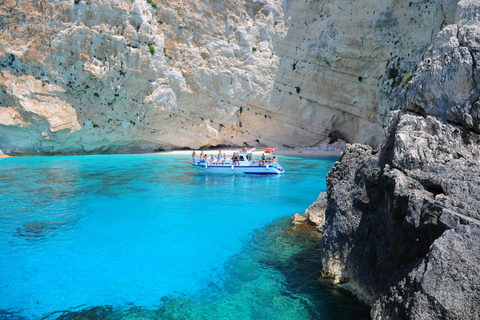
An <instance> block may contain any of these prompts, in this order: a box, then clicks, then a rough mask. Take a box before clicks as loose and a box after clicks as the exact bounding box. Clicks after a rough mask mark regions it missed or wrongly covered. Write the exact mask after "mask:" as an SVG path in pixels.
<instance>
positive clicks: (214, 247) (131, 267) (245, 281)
mask: <svg viewBox="0 0 480 320" xmlns="http://www.w3.org/2000/svg"><path fill="white" fill-rule="evenodd" d="M336 160H337V159H336V158H318V157H287V156H282V157H281V158H280V162H281V164H282V165H283V166H284V167H285V168H286V173H285V174H283V175H275V176H255V175H247V176H229V175H211V174H210V175H209V174H205V173H198V172H197V171H196V170H195V168H193V167H191V166H190V165H189V164H188V163H189V157H188V156H184V155H165V154H163V155H93V156H62V157H22V158H4V159H0V208H1V210H0V259H1V260H0V319H107V320H108V319H336V320H337V319H368V318H369V315H368V312H369V310H368V309H367V308H365V307H364V306H362V305H359V304H358V303H357V302H356V300H355V299H354V298H353V297H351V296H350V295H348V294H346V293H344V292H342V291H339V290H337V289H335V288H334V287H333V286H332V285H331V283H330V282H329V281H325V280H321V281H319V280H318V279H319V275H320V242H321V238H320V236H319V234H318V233H317V232H316V231H315V230H314V229H313V230H312V229H311V228H297V229H294V228H292V225H291V216H292V215H293V214H295V213H297V212H299V213H303V211H304V210H305V209H306V208H308V206H309V205H310V204H312V203H313V202H314V201H315V200H316V199H317V197H318V194H319V193H320V192H321V191H325V188H326V183H325V176H326V174H327V172H328V171H329V170H330V168H331V167H332V165H333V163H334V162H335V161H336Z"/></svg>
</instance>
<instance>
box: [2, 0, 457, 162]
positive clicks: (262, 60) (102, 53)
mask: <svg viewBox="0 0 480 320" xmlns="http://www.w3.org/2000/svg"><path fill="white" fill-rule="evenodd" d="M456 2H457V1H456V0H443V1H425V0H424V1H420V0H412V1H410V2H403V1H396V0H362V1H350V0H348V1H347V0H335V1H334V0H323V1H319V0H306V1H286V0H283V1H281V0H240V1H233V0H222V1H211V0H203V1H202V0H201V1H197V0H195V1H194V0H180V1H167V0H152V1H146V0H97V1H91V0H68V1H63V0H62V1H60V0H34V1H32V0H16V1H13V0H4V1H1V2H0V44H1V45H0V150H3V151H4V152H5V153H8V154H28V153H83V152H121V151H140V150H154V149H160V148H168V149H172V148H173V149H175V148H184V147H189V148H199V147H202V146H207V147H208V146H215V145H241V144H242V143H243V142H244V141H246V142H247V143H248V144H250V145H256V144H263V145H276V146H277V145H278V146H282V145H286V146H321V145H325V144H326V143H328V142H330V141H334V140H335V139H338V138H342V139H343V140H346V141H349V142H361V143H367V144H369V145H372V146H376V145H378V144H379V142H380V141H381V137H382V134H383V127H384V126H385V124H386V122H387V119H388V115H389V111H390V110H393V109H396V108H398V106H399V103H398V101H399V100H398V93H399V92H400V91H401V88H402V85H401V80H402V78H403V77H404V76H406V75H408V74H411V73H412V72H413V71H414V70H415V69H416V68H417V67H418V65H419V63H420V61H422V60H423V55H424V53H425V51H426V49H427V48H428V46H429V45H430V44H431V43H432V41H433V38H434V36H435V35H436V34H437V33H438V31H439V30H440V29H441V28H442V27H443V26H445V25H446V24H451V23H452V22H453V19H454V15H455V6H456Z"/></svg>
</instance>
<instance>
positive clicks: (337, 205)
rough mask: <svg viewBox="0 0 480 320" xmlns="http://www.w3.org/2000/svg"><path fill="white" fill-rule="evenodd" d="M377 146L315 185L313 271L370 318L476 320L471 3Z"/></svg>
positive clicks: (478, 202) (354, 153)
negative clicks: (316, 254)
mask: <svg viewBox="0 0 480 320" xmlns="http://www.w3.org/2000/svg"><path fill="white" fill-rule="evenodd" d="M456 17H457V18H456V22H455V24H454V25H448V26H445V28H444V29H443V30H442V31H441V32H440V33H439V34H438V36H437V37H436V38H435V41H434V43H433V45H432V47H431V48H430V49H429V50H428V53H427V56H426V59H425V61H424V62H423V63H422V65H421V66H420V68H419V70H418V71H417V73H416V74H415V76H414V78H413V80H412V81H411V82H410V83H409V84H408V85H407V86H406V87H405V89H404V91H403V94H404V99H403V103H404V109H403V110H402V111H396V112H394V113H393V116H392V118H391V120H390V123H389V127H388V130H387V136H386V138H385V140H384V142H383V144H382V146H381V148H380V149H379V150H373V149H372V148H371V147H368V146H365V145H349V146H348V147H347V149H346V150H345V151H344V153H343V155H342V157H341V161H340V162H337V164H336V165H335V166H334V167H333V169H332V171H331V172H330V173H329V175H328V178H327V184H328V190H327V194H328V205H327V209H326V212H325V215H326V222H325V225H324V233H323V245H322V246H323V248H322V249H323V253H324V256H323V260H322V262H323V268H324V274H325V275H329V276H331V277H333V278H334V279H335V281H337V282H338V283H341V284H342V286H343V287H345V288H347V289H349V290H351V291H352V292H354V293H355V294H356V295H357V296H358V297H359V298H361V299H363V300H364V301H366V302H367V303H368V304H370V305H372V312H371V315H372V318H374V319H479V318H480V304H479V302H480V289H479V288H480V273H479V272H478V265H479V263H480V254H479V250H478V248H479V247H480V134H479V133H480V131H479V120H480V118H479V116H478V105H479V103H480V102H479V95H480V73H479V67H478V63H479V62H480V55H479V54H480V45H479V44H480V5H479V3H478V2H476V1H472V0H462V1H460V2H459V4H458V9H457V15H456Z"/></svg>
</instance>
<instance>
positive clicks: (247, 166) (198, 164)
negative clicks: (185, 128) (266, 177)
mask: <svg viewBox="0 0 480 320" xmlns="http://www.w3.org/2000/svg"><path fill="white" fill-rule="evenodd" d="M266 150H270V151H272V150H273V148H270V149H266ZM253 151H255V149H253V150H251V151H250V152H248V151H247V152H242V151H238V152H237V155H238V157H237V161H234V160H233V156H232V157H230V158H228V159H226V160H218V159H217V158H215V159H216V161H213V162H212V161H210V159H209V160H208V161H205V160H203V159H202V160H199V159H195V161H193V159H192V162H191V165H192V166H194V167H195V168H197V169H198V170H200V171H201V172H208V173H224V174H280V173H284V172H285V169H284V168H283V167H282V166H281V165H280V164H279V163H278V162H276V158H275V157H271V156H268V157H267V158H266V159H265V160H257V159H255V158H254V157H253ZM267 152H268V151H267Z"/></svg>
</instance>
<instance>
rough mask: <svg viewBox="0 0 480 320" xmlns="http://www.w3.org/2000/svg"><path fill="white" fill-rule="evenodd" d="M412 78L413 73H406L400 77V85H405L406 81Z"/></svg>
mask: <svg viewBox="0 0 480 320" xmlns="http://www.w3.org/2000/svg"><path fill="white" fill-rule="evenodd" d="M412 78H413V74H407V75H406V76H405V77H403V79H402V82H401V83H400V85H401V86H402V87H405V86H406V85H407V83H409V82H410V80H412Z"/></svg>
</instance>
